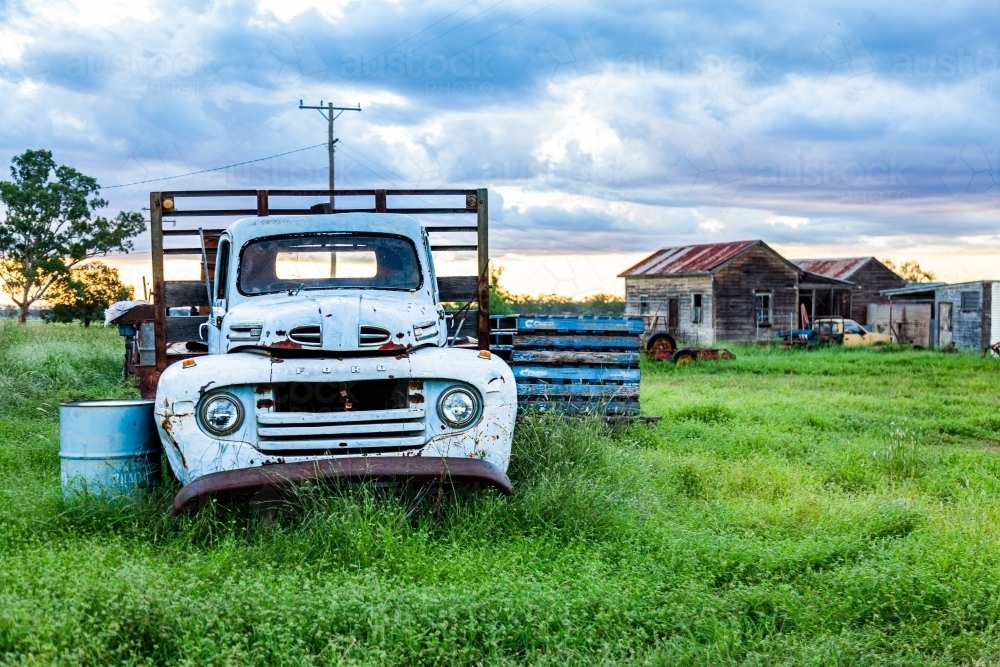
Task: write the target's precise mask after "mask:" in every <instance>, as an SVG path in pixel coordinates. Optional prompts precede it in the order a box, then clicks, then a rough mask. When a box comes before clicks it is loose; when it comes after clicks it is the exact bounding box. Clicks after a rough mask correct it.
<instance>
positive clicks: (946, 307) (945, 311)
mask: <svg viewBox="0 0 1000 667" xmlns="http://www.w3.org/2000/svg"><path fill="white" fill-rule="evenodd" d="M951 310H952V305H951V304H950V303H947V302H945V303H941V304H938V345H939V346H941V347H948V346H949V345H951V344H952V342H954V338H953V336H952V329H951Z"/></svg>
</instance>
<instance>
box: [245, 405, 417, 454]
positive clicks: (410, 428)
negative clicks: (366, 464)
mask: <svg viewBox="0 0 1000 667" xmlns="http://www.w3.org/2000/svg"><path fill="white" fill-rule="evenodd" d="M424 417H425V411H424V409H423V408H403V409H397V410H366V411H360V412H312V413H310V412H261V413H258V414H257V437H258V439H259V444H258V447H259V449H260V450H261V451H262V452H264V453H268V454H281V455H284V456H295V455H313V456H314V455H317V454H357V453H361V452H370V451H381V452H400V451H405V450H408V449H417V448H419V447H423V446H424V443H425V442H426V435H425V429H426V426H425V422H424Z"/></svg>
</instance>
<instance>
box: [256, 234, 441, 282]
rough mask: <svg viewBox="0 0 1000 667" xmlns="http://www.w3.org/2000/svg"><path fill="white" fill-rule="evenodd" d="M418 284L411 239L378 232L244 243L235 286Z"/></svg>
mask: <svg viewBox="0 0 1000 667" xmlns="http://www.w3.org/2000/svg"><path fill="white" fill-rule="evenodd" d="M420 284H421V277H420V263H419V261H418V260H417V251H416V248H414V246H413V243H412V242H410V241H409V240H408V239H405V238H403V237H399V236H387V235H380V234H312V235H308V236H286V237H280V238H266V239H261V240H259V241H253V242H251V243H248V244H247V245H246V246H245V247H244V248H243V251H242V253H241V254H240V268H239V288H240V292H241V293H243V294H247V295H252V294H268V293H273V292H281V291H284V290H300V289H304V290H311V289H331V288H333V289H337V288H339V289H345V288H363V289H389V290H415V289H419V288H420Z"/></svg>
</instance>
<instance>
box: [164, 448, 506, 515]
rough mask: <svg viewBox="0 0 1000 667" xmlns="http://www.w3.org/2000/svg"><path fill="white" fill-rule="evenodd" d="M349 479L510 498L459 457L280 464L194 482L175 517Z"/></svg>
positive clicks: (495, 477)
mask: <svg viewBox="0 0 1000 667" xmlns="http://www.w3.org/2000/svg"><path fill="white" fill-rule="evenodd" d="M338 479H342V480H348V481H386V480H396V481H412V482H433V481H435V480H441V481H447V482H452V483H456V484H469V483H477V484H485V485H487V486H492V487H493V488H495V489H496V490H498V491H499V492H500V493H502V494H504V495H506V496H509V495H510V494H512V493H513V492H514V489H513V487H512V486H511V483H510V480H509V479H508V478H507V475H505V474H504V473H503V472H502V471H501V470H500V469H499V468H497V467H496V466H495V465H493V464H492V463H489V462H488V461H482V460H480V459H465V458H456V457H448V458H444V457H420V456H386V457H379V458H375V457H361V456H357V457H350V458H340V459H322V460H319V461H303V462H300V463H279V464H274V465H267V466H262V467H259V468H240V469H237V470H226V471H223V472H214V473H210V474H208V475H204V476H203V477H199V478H198V479H196V480H194V481H193V482H191V483H190V484H188V485H187V486H185V487H184V488H183V489H181V490H180V491H179V492H178V493H177V495H176V496H175V497H174V504H173V507H172V508H171V512H172V513H173V514H174V515H177V514H181V513H183V512H186V511H189V510H195V509H197V508H198V507H200V506H201V505H203V504H204V503H205V502H206V501H207V500H208V499H209V498H212V497H220V496H240V495H251V494H254V493H256V492H258V491H267V490H272V489H286V488H289V487H291V486H294V485H295V484H297V483H299V482H305V481H311V480H317V481H324V480H338Z"/></svg>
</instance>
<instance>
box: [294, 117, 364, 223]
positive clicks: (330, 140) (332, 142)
mask: <svg viewBox="0 0 1000 667" xmlns="http://www.w3.org/2000/svg"><path fill="white" fill-rule="evenodd" d="M299 108H300V109H316V110H317V111H319V113H320V115H321V116H323V118H324V119H326V123H327V139H326V149H327V153H328V154H329V158H330V210H331V211H332V210H333V208H334V201H333V189H334V182H335V181H334V177H333V176H334V171H333V168H334V161H333V160H334V153H335V152H336V150H337V141H338V140H337V139H335V138H334V136H333V121H335V120H337V119H338V118H340V114H342V113H344V112H345V111H361V103H360V102H358V106H357V107H335V106H333V102H329V103H327V105H326V106H323V100H320V101H319V106H318V107H314V106H305V105H303V104H302V100H299ZM334 111H336V112H337V113H333V112H334Z"/></svg>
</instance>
